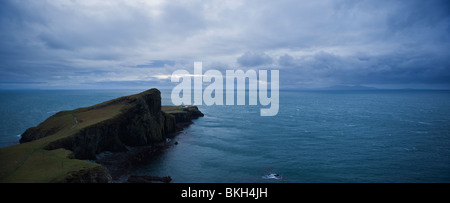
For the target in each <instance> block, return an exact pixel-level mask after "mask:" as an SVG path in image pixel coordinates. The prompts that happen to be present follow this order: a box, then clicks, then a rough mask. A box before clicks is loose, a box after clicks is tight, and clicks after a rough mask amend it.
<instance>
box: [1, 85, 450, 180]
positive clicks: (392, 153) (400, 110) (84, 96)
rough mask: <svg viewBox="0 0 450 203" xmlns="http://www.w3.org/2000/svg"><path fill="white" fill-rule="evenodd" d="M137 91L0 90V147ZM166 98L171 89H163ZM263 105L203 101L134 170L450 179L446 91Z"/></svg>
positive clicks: (241, 176)
mask: <svg viewBox="0 0 450 203" xmlns="http://www.w3.org/2000/svg"><path fill="white" fill-rule="evenodd" d="M138 92H140V91H139V90H64V91H63V90H58V91H54V90H52V91H44V90H40V91H31V90H29V91H0V102H1V105H0V118H1V122H0V146H1V147H4V146H8V145H11V144H15V143H17V142H18V139H19V137H18V135H20V134H21V133H23V132H24V131H25V130H26V129H27V128H28V127H31V126H35V125H37V124H39V123H40V122H42V121H43V120H45V118H47V117H49V116H51V115H53V114H54V113H56V112H57V111H60V110H68V109H74V108H78V107H83V106H89V105H93V104H96V103H99V102H102V101H105V100H108V99H113V98H116V97H119V96H125V95H129V94H133V93H138ZM162 92H163V94H162V97H163V101H162V103H163V105H170V104H171V102H170V97H169V96H170V90H166V91H164V90H163V91H162ZM260 108H261V106H205V105H202V106H199V109H200V110H201V111H202V112H203V113H204V114H205V117H203V118H199V119H197V120H195V121H194V124H193V125H191V126H190V127H188V128H187V129H185V130H184V131H183V133H181V134H180V135H179V136H177V137H176V138H174V140H172V142H175V141H177V142H178V145H173V146H171V147H170V148H168V149H167V150H166V151H165V152H164V153H163V154H162V155H161V156H159V157H157V158H156V159H155V160H154V161H152V162H151V163H149V164H148V165H145V166H142V167H141V168H139V169H137V170H136V171H133V172H132V173H133V174H134V175H156V176H171V177H172V179H173V182H275V183H278V182H280V183H283V182H450V91H394V90H390V91H388V90H372V91H281V92H280V110H279V113H278V115H277V116H274V117H261V116H259V110H260Z"/></svg>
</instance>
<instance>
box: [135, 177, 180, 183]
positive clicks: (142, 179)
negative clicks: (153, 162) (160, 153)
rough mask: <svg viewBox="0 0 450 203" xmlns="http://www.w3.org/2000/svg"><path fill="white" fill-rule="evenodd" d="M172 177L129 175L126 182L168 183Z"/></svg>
mask: <svg viewBox="0 0 450 203" xmlns="http://www.w3.org/2000/svg"><path fill="white" fill-rule="evenodd" d="M171 181H172V178H171V177H170V176H165V177H158V176H130V177H129V178H128V183H155V182H163V183H170V182H171Z"/></svg>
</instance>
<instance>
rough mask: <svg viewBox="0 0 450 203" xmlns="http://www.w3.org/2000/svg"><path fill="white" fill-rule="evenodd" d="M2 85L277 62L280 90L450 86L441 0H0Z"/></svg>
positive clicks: (449, 13)
mask: <svg viewBox="0 0 450 203" xmlns="http://www.w3.org/2000/svg"><path fill="white" fill-rule="evenodd" d="M0 38H1V40H0V88H2V89H16V88H32V89H34V88H37V89H134V88H143V89H148V88H152V87H157V88H170V87H173V86H175V85H176V84H174V83H172V82H171V81H170V75H171V74H172V73H173V72H174V71H175V70H180V69H185V70H188V71H189V72H191V73H192V72H193V66H194V62H195V61H201V62H203V70H204V71H206V70H208V69H216V70H220V71H222V72H223V73H225V70H237V69H241V70H249V69H253V70H272V69H276V70H279V73H280V88H281V89H308V88H323V87H331V86H336V85H347V86H359V85H361V86H369V87H377V88H424V89H450V51H449V49H450V2H449V1H447V0H317V1H309V0H305V1H301V0H277V1H272V0H230V1H209V0H208V1H206V0H205V1H201V0H189V1H186V0H171V1H162V0H151V1H147V0H84V1H82V0H38V1H37V0H1V1H0Z"/></svg>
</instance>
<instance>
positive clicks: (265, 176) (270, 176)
mask: <svg viewBox="0 0 450 203" xmlns="http://www.w3.org/2000/svg"><path fill="white" fill-rule="evenodd" d="M262 178H263V179H275V180H280V179H281V176H280V174H276V173H270V174H267V175H263V177H262Z"/></svg>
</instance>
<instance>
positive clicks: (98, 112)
mask: <svg viewBox="0 0 450 203" xmlns="http://www.w3.org/2000/svg"><path fill="white" fill-rule="evenodd" d="M96 106H97V105H96ZM94 107H95V106H94ZM123 108H126V104H120V103H119V104H113V105H107V106H103V107H102V108H97V109H95V108H94V109H92V110H88V108H80V109H76V110H73V111H64V112H60V113H58V114H57V115H55V116H53V117H51V118H49V119H48V120H47V121H45V122H44V123H42V124H41V125H39V126H38V128H43V129H51V128H58V129H59V130H58V131H56V132H55V133H54V134H52V135H50V136H47V137H44V138H41V139H38V140H35V141H32V142H28V143H24V144H19V145H14V146H10V147H6V148H2V149H0V163H1V164H0V182H55V181H59V180H62V178H64V177H65V176H66V175H67V174H68V173H69V172H71V171H79V170H82V169H90V168H95V167H98V166H99V165H98V164H95V163H92V162H88V161H83V160H77V159H69V158H68V157H69V155H70V154H71V153H72V152H71V151H69V150H65V149H56V150H50V151H49V150H45V149H44V147H45V146H46V145H47V144H48V143H50V142H53V141H55V140H58V139H61V138H65V137H68V136H71V135H73V134H75V133H76V132H77V131H78V130H80V129H82V128H84V127H86V126H89V125H92V124H95V123H98V122H101V121H104V120H106V119H109V118H112V117H114V116H116V115H118V114H119V113H120V111H121V109H123Z"/></svg>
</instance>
